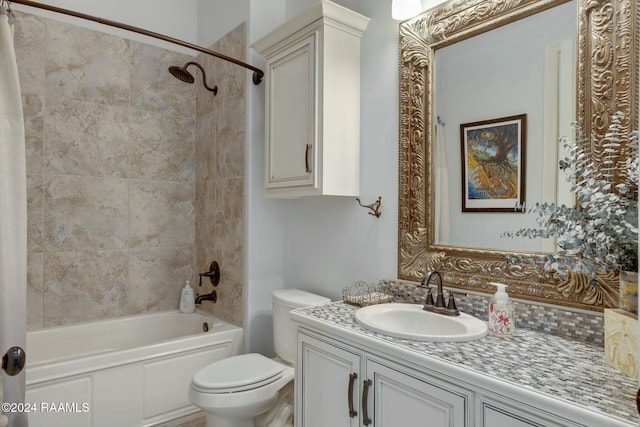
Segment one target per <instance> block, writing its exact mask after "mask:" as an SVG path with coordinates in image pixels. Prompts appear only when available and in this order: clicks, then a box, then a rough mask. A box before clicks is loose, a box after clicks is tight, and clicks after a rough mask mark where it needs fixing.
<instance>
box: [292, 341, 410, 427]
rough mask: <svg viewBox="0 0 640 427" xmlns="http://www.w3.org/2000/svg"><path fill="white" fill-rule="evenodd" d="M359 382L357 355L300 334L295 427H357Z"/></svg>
mask: <svg viewBox="0 0 640 427" xmlns="http://www.w3.org/2000/svg"><path fill="white" fill-rule="evenodd" d="M360 378H361V376H360V355H359V354H358V353H357V352H352V351H347V350H346V349H345V348H342V347H338V346H335V345H331V344H328V343H327V342H324V341H320V340H318V339H315V338H313V337H310V336H307V335H304V334H302V333H298V359H297V364H296V380H295V387H296V405H295V406H296V417H295V419H296V426H297V427H358V425H359V419H360V418H359V413H360V411H359V405H358V404H359V402H360V399H359V396H360V384H361V380H360ZM398 425H400V424H398Z"/></svg>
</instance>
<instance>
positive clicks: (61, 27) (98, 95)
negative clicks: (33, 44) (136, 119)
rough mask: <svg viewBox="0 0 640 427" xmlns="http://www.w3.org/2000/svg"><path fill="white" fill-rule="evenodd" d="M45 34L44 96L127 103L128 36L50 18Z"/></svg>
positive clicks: (112, 103)
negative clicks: (123, 36)
mask: <svg viewBox="0 0 640 427" xmlns="http://www.w3.org/2000/svg"><path fill="white" fill-rule="evenodd" d="M46 35H47V37H46V40H47V41H46V43H47V44H46V49H45V55H46V63H45V72H46V77H45V80H46V90H47V96H52V97H54V98H71V99H76V100H80V101H90V102H98V103H103V104H109V105H118V106H123V107H126V106H128V105H129V83H130V76H129V72H130V63H131V50H130V47H129V46H130V41H129V40H126V39H123V38H121V37H117V36H113V35H109V34H105V33H101V32H98V31H92V30H88V29H86V28H82V27H78V26H74V25H71V24H66V23H63V22H58V21H54V20H52V19H47V20H46Z"/></svg>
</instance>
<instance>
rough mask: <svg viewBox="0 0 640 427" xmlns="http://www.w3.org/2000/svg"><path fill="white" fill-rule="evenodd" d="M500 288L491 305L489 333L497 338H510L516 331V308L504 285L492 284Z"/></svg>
mask: <svg viewBox="0 0 640 427" xmlns="http://www.w3.org/2000/svg"><path fill="white" fill-rule="evenodd" d="M490 284H491V285H493V286H496V287H497V288H498V290H497V292H496V293H495V295H494V296H493V297H492V298H491V302H490V303H489V332H490V333H491V334H493V335H496V336H509V335H511V334H513V331H514V330H515V327H516V325H515V308H514V306H513V303H512V302H511V300H509V295H507V293H506V292H505V289H506V288H507V285H505V284H504V283H496V282H491V283H490Z"/></svg>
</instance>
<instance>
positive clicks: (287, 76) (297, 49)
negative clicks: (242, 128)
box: [265, 33, 317, 189]
mask: <svg viewBox="0 0 640 427" xmlns="http://www.w3.org/2000/svg"><path fill="white" fill-rule="evenodd" d="M315 40H316V34H315V33H314V34H312V35H310V36H309V37H307V38H305V39H303V40H301V41H298V42H297V43H295V44H292V45H291V46H288V47H287V48H285V49H283V50H282V51H281V52H280V53H279V54H277V55H276V56H274V57H273V58H270V59H269V60H268V63H267V67H268V71H269V72H268V74H267V75H268V76H269V80H268V81H267V86H266V93H265V94H266V99H267V101H266V116H267V124H266V128H267V135H266V138H267V152H266V155H265V161H266V165H265V174H266V177H265V178H266V180H265V183H266V188H267V189H268V188H281V187H291V186H305V185H313V184H314V183H315V179H314V178H315V176H316V173H315V172H316V170H315V169H316V168H315V163H316V162H315V158H316V156H315V152H316V150H317V147H316V133H317V129H316V105H315V99H316V71H315V67H316V53H315Z"/></svg>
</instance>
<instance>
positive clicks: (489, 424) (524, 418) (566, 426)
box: [477, 396, 581, 427]
mask: <svg viewBox="0 0 640 427" xmlns="http://www.w3.org/2000/svg"><path fill="white" fill-rule="evenodd" d="M477 407H478V411H479V416H478V420H481V421H480V422H479V424H478V426H479V427H578V426H580V425H581V424H576V423H573V422H571V421H569V420H563V419H561V418H559V417H557V416H554V415H552V414H548V413H546V412H544V411H542V410H537V409H536V408H532V407H529V406H526V405H523V404H518V403H517V402H513V401H507V400H506V398H494V399H488V398H486V397H485V396H480V397H478V406H477Z"/></svg>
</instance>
